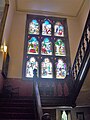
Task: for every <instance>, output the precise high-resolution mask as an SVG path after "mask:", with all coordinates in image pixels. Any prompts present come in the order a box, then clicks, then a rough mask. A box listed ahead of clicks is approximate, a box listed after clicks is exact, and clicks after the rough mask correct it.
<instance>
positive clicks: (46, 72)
mask: <svg viewBox="0 0 90 120" xmlns="http://www.w3.org/2000/svg"><path fill="white" fill-rule="evenodd" d="M41 78H53V71H52V63H51V62H50V60H49V59H48V58H45V59H44V61H43V62H42V63H41Z"/></svg>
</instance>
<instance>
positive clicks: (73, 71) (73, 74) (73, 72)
mask: <svg viewBox="0 0 90 120" xmlns="http://www.w3.org/2000/svg"><path fill="white" fill-rule="evenodd" d="M72 76H73V78H74V79H75V68H74V67H73V70H72Z"/></svg>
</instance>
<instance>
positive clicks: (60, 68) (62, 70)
mask: <svg viewBox="0 0 90 120" xmlns="http://www.w3.org/2000/svg"><path fill="white" fill-rule="evenodd" d="M65 77H66V63H64V61H63V60H62V59H58V61H57V62H56V78H57V79H64V78H65Z"/></svg>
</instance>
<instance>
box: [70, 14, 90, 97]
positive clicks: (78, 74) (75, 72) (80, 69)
mask: <svg viewBox="0 0 90 120" xmlns="http://www.w3.org/2000/svg"><path fill="white" fill-rule="evenodd" d="M89 68H90V12H89V15H88V18H87V21H86V24H85V27H84V31H83V34H82V37H81V40H80V44H79V47H78V50H77V53H76V57H75V60H74V63H73V67H72V70H71V72H72V76H73V80H74V87H73V91H75V90H76V94H75V95H74V96H73V97H74V98H75V99H76V98H77V95H78V93H79V91H80V89H81V87H82V84H83V82H84V80H85V77H86V75H87V73H88V71H89Z"/></svg>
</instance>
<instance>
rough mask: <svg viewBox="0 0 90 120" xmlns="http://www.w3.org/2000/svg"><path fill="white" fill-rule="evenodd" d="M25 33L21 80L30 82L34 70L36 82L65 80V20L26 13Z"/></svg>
mask: <svg viewBox="0 0 90 120" xmlns="http://www.w3.org/2000/svg"><path fill="white" fill-rule="evenodd" d="M25 30H26V31H25V33H26V35H25V43H24V57H23V70H22V71H23V74H22V76H23V79H25V80H33V79H32V78H33V77H34V75H33V72H34V71H37V72H36V73H37V78H36V79H37V80H39V81H40V80H49V79H50V80H60V81H63V80H64V79H65V80H66V79H68V78H69V77H68V75H69V72H68V71H69V68H68V66H70V61H69V60H70V57H69V52H70V51H69V49H68V50H67V48H69V46H68V45H69V44H68V32H67V20H66V19H65V18H57V17H49V16H41V15H30V14H28V15H27V19H26V29H25ZM67 63H68V66H67V65H66V64H67ZM34 73H35V72H34ZM66 76H67V77H66ZM34 78H35V77H34ZM62 94H63V93H62Z"/></svg>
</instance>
